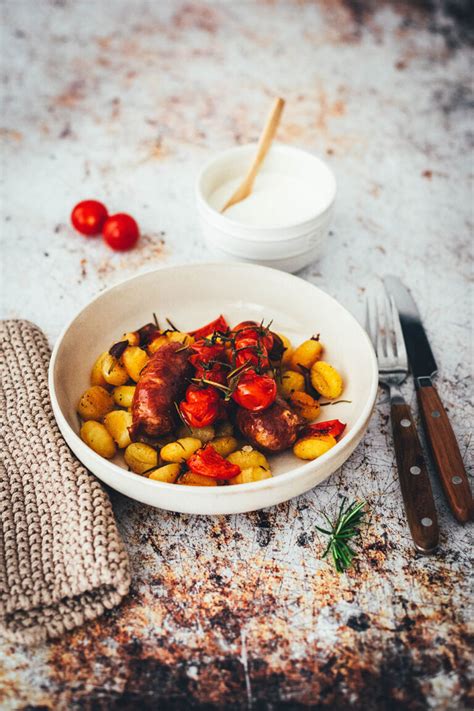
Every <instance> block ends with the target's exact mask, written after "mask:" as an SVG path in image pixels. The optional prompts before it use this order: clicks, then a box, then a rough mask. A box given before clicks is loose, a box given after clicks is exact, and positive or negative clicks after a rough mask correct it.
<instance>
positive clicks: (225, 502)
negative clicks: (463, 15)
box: [49, 264, 378, 514]
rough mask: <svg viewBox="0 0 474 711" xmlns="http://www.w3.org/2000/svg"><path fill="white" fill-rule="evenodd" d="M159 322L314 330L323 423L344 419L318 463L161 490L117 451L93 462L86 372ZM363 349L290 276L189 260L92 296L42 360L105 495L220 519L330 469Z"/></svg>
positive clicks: (280, 462)
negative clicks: (325, 377) (322, 362)
mask: <svg viewBox="0 0 474 711" xmlns="http://www.w3.org/2000/svg"><path fill="white" fill-rule="evenodd" d="M152 312H155V313H156V314H157V315H158V318H159V319H161V320H162V321H164V320H165V318H166V317H169V318H170V319H171V320H172V321H173V323H175V324H176V325H177V326H178V328H180V329H182V330H191V329H193V328H197V327H199V326H201V325H203V324H204V323H207V322H209V321H211V320H212V319H214V318H216V316H218V315H219V313H223V314H224V315H225V316H226V318H227V319H228V321H229V322H230V324H231V325H235V324H236V323H238V322H240V321H243V320H248V319H254V320H256V321H261V320H262V319H264V320H265V322H268V321H270V320H273V325H272V328H273V329H275V330H276V331H279V332H281V333H285V334H286V335H287V336H288V337H289V338H290V339H291V341H292V342H293V344H294V345H297V344H298V343H299V342H301V341H303V340H304V339H306V338H308V337H309V336H311V335H312V334H314V333H321V340H322V342H323V343H324V346H325V349H326V352H325V358H326V360H328V361H330V362H331V363H333V364H334V365H335V366H336V367H337V368H338V369H339V370H340V372H341V374H342V376H343V378H344V382H345V389H344V394H343V397H344V399H346V400H350V403H340V404H337V405H330V406H328V407H326V408H325V409H324V413H323V418H324V419H334V418H339V419H340V420H342V421H343V422H347V428H346V432H345V434H344V435H343V437H342V438H341V440H340V441H339V442H338V443H337V445H336V446H335V447H333V449H331V450H330V451H329V452H327V453H326V454H325V455H323V456H322V457H320V458H319V459H317V460H315V461H312V462H307V463H305V462H303V461H302V460H299V459H296V457H295V456H294V455H293V454H292V452H291V451H289V452H285V453H283V454H280V455H274V456H273V457H271V465H272V472H273V474H274V476H273V478H271V479H266V480H263V481H259V482H254V483H251V484H241V485H236V486H219V487H192V486H179V485H176V484H165V483H162V482H159V481H153V480H151V479H147V478H145V477H142V476H139V475H138V474H133V473H132V472H129V471H127V469H126V468H125V465H124V463H123V459H122V456H121V455H117V457H116V460H112V461H108V460H106V459H103V458H102V457H100V456H99V455H98V454H96V453H95V452H94V451H93V450H92V449H90V448H89V447H88V446H87V445H86V444H84V442H82V440H81V439H80V437H79V420H78V415H77V414H76V405H77V402H78V400H79V397H80V395H81V394H82V392H83V391H84V390H85V389H86V388H87V387H88V386H89V375H90V369H91V366H92V364H93V362H94V360H95V358H96V357H97V355H98V354H99V353H101V352H102V351H104V350H107V349H108V348H109V347H110V345H111V344H112V343H114V342H115V341H117V340H118V339H120V336H121V335H122V334H123V333H125V332H126V331H133V330H135V329H136V328H138V327H140V326H142V325H143V324H145V323H147V322H149V321H150V320H152ZM377 380H378V376H377V367H376V360H375V355H374V352H373V350H372V346H371V344H370V342H369V339H368V337H367V335H366V333H365V331H364V330H363V329H362V328H361V326H360V325H359V324H358V322H357V321H356V319H355V318H354V317H353V316H352V315H351V314H350V313H349V312H348V311H346V309H345V308H343V307H342V306H341V305H340V304H338V303H337V301H335V300H334V299H333V298H331V297H330V296H328V295H327V294H325V293H324V292H323V291H321V290H320V289H318V288H316V287H315V286H312V285H311V284H309V283H308V282H306V281H303V280H302V279H299V278H298V277H295V276H291V275H290V274H285V273H282V272H279V271H276V270H273V269H268V268H266V267H261V266H256V265H248V264H228V265H225V266H224V265H222V264H198V265H189V266H181V267H170V268H166V269H158V270H156V271H153V272H148V273H146V274H141V275H139V276H136V277H133V278H132V279H128V280H127V281H124V282H122V283H121V284H118V285H116V286H113V287H111V288H110V289H107V290H106V291H103V292H101V293H100V294H99V295H98V296H97V297H96V298H95V299H94V300H93V301H91V303H90V304H89V305H88V306H86V307H85V308H84V309H82V311H80V313H79V314H78V315H77V316H76V317H75V318H74V319H73V320H72V321H71V323H70V324H69V325H68V326H67V327H66V328H65V330H64V331H63V333H62V334H61V336H60V337H59V339H58V342H57V343H56V346H55V348H54V351H53V355H52V358H51V365H50V371H49V386H50V391H51V400H52V405H53V410H54V414H55V416H56V420H57V422H58V425H59V428H60V430H61V432H62V434H63V435H64V438H65V440H66V442H67V443H68V445H69V446H70V447H71V449H72V450H73V452H74V453H75V454H76V455H77V457H78V458H79V459H80V460H81V461H82V462H83V463H84V465H85V466H86V467H87V468H88V469H89V470H90V471H92V472H93V473H94V474H95V475H96V476H97V477H99V479H101V480H102V481H103V482H105V483H106V484H108V485H109V486H111V487H112V488H113V489H116V490H117V491H120V492H121V493H122V494H126V495H127V496H130V497H131V498H133V499H137V500H138V501H143V502H144V503H147V504H150V505H151V506H157V507H160V508H163V509H168V510H170V511H180V512H183V513H200V514H228V513H239V512H244V511H253V510H255V509H259V508H264V507H266V506H272V505H274V504H278V503H280V502H282V501H286V500H288V499H290V498H292V497H293V496H297V495H298V494H301V493H303V492H304V491H308V489H311V488H312V487H313V486H315V485H316V484H319V483H320V482H321V481H323V480H324V479H326V478H327V477H328V476H329V475H330V474H332V473H333V472H334V471H336V469H338V468H339V467H340V466H341V465H342V464H343V463H344V462H345V461H346V459H347V458H348V457H349V456H350V455H351V453H352V452H353V451H354V449H355V447H356V446H357V445H358V443H359V442H360V440H361V439H362V437H363V435H364V432H365V430H366V428H367V424H368V422H369V418H370V415H371V412H372V409H373V406H374V402H375V397H376V392H377Z"/></svg>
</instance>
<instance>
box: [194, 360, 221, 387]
mask: <svg viewBox="0 0 474 711" xmlns="http://www.w3.org/2000/svg"><path fill="white" fill-rule="evenodd" d="M194 377H195V378H203V379H204V380H208V381H210V382H211V383H218V384H219V385H226V384H227V371H226V369H225V368H224V367H223V366H222V365H220V364H219V363H198V365H197V366H196V372H195V375H194Z"/></svg>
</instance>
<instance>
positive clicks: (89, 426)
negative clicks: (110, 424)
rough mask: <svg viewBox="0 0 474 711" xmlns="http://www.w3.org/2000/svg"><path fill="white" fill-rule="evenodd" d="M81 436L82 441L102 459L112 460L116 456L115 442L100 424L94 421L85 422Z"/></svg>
mask: <svg viewBox="0 0 474 711" xmlns="http://www.w3.org/2000/svg"><path fill="white" fill-rule="evenodd" d="M80 435H81V439H82V441H83V442H85V443H86V444H87V445H88V446H89V447H90V448H91V449H93V450H94V452H97V454H100V456H101V457H104V458H105V459H112V457H114V456H115V452H116V448H115V442H114V440H113V439H112V437H111V436H110V434H109V433H108V432H107V430H106V428H105V427H104V425H103V424H101V423H100V422H95V421H94V420H88V421H87V422H84V424H83V425H82V427H81V432H80Z"/></svg>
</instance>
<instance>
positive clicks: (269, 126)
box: [221, 98, 285, 212]
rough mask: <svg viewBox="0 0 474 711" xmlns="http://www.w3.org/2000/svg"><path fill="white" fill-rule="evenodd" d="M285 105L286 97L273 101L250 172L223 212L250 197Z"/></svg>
mask: <svg viewBox="0 0 474 711" xmlns="http://www.w3.org/2000/svg"><path fill="white" fill-rule="evenodd" d="M284 106H285V101H284V99H281V98H277V99H275V101H274V102H273V106H272V108H271V110H270V113H269V114H268V118H267V120H266V122H265V126H264V127H263V131H262V133H261V134H260V138H259V139H258V145H257V152H256V154H255V156H254V159H253V161H252V164H251V166H250V168H249V170H248V173H247V175H246V176H245V178H244V179H243V180H242V182H241V184H240V185H239V187H238V188H237V190H235V192H234V193H233V194H232V195H231V197H230V198H229V199H228V200H227V202H226V204H225V205H224V207H223V208H222V210H221V212H225V211H226V210H227V209H228V208H229V207H231V205H235V204H236V203H237V202H240V201H241V200H245V198H246V197H248V196H249V195H250V193H251V192H252V188H253V184H254V181H255V178H256V177H257V173H258V171H259V170H260V166H261V165H262V163H263V161H264V158H265V156H266V155H267V153H268V150H269V148H270V146H271V144H272V141H273V137H274V136H275V133H276V130H277V128H278V124H279V123H280V118H281V113H282V111H283V107H284Z"/></svg>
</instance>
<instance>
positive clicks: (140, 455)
mask: <svg viewBox="0 0 474 711" xmlns="http://www.w3.org/2000/svg"><path fill="white" fill-rule="evenodd" d="M124 459H125V462H126V464H127V465H128V466H129V467H130V469H131V470H132V472H135V474H144V473H145V472H147V471H148V470H150V469H153V467H156V466H158V452H157V451H156V449H153V447H150V446H149V445H148V444H143V443H142V442H133V443H132V444H129V445H128V447H127V449H126V450H125V453H124Z"/></svg>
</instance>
